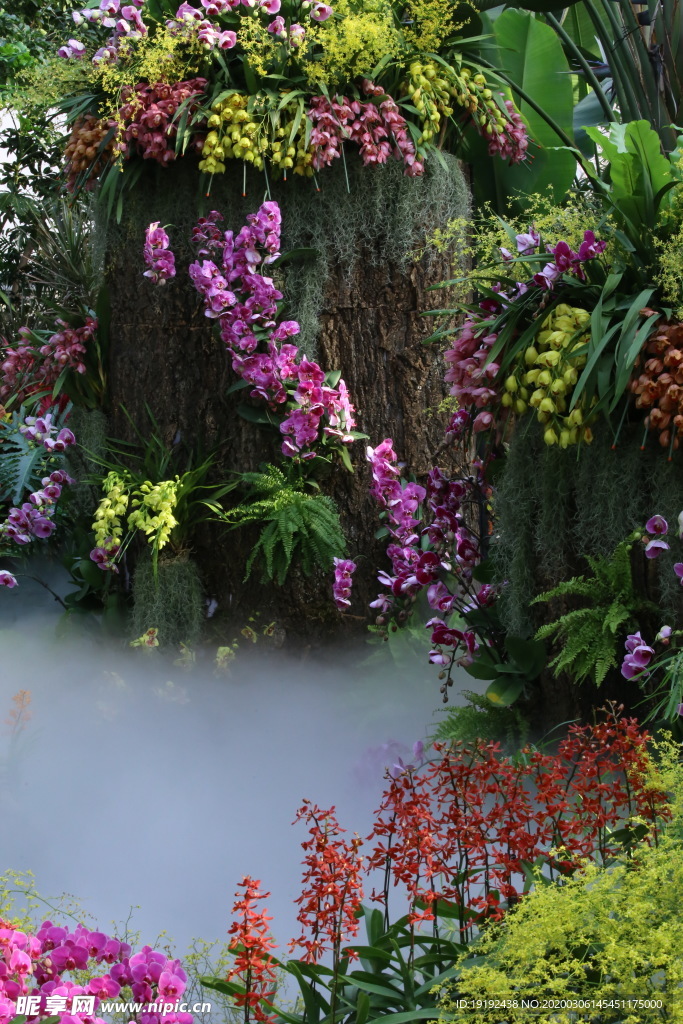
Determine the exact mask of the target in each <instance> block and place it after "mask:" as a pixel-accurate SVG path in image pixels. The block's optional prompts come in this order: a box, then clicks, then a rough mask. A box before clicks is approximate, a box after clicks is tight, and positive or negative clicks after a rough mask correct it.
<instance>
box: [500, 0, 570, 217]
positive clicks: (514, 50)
mask: <svg viewBox="0 0 683 1024" xmlns="http://www.w3.org/2000/svg"><path fill="white" fill-rule="evenodd" d="M560 6H563V5H560ZM493 32H494V35H495V40H496V42H497V44H498V52H499V56H500V63H499V65H498V66H499V67H500V68H501V69H502V70H503V71H505V72H506V73H507V74H508V75H509V77H510V79H511V80H512V82H513V83H514V84H515V85H518V86H519V87H520V88H521V89H523V90H524V92H525V93H527V94H528V95H529V96H530V97H532V98H534V99H536V100H537V101H538V102H539V103H540V105H541V106H542V107H543V109H544V111H545V112H546V113H547V115H548V116H549V117H550V118H551V119H552V120H553V121H554V122H555V123H556V124H557V125H558V126H559V127H560V128H561V129H562V130H563V131H564V132H565V134H566V135H568V136H569V138H572V131H573V109H574V97H573V90H572V83H571V74H570V68H569V65H568V63H567V58H566V57H565V55H564V52H563V50H562V46H561V44H560V41H559V39H558V38H557V36H556V34H555V33H554V32H553V30H552V29H551V28H550V27H549V26H548V25H546V24H544V23H543V22H542V21H540V20H538V19H536V18H535V17H534V16H533V15H532V14H530V13H527V12H526V11H520V10H507V11H505V12H504V13H503V14H501V16H500V17H499V18H496V19H495V21H494V22H493ZM519 107H520V111H521V113H522V116H523V117H524V120H525V121H526V123H527V124H528V126H529V134H530V136H531V139H532V143H531V146H530V155H532V156H533V160H532V161H528V162H526V163H523V164H517V165H514V166H512V167H508V166H506V165H505V164H504V163H503V162H502V161H496V162H495V172H496V176H497V177H498V178H499V181H500V182H501V184H502V186H503V187H504V189H505V192H506V194H507V195H509V196H517V195H520V194H530V193H532V192H544V191H545V190H546V189H547V188H550V189H551V190H552V192H553V194H554V196H555V197H556V199H558V201H559V200H561V199H562V198H564V195H565V194H566V192H567V189H568V188H569V186H570V185H571V182H572V180H573V178H574V175H575V173H576V160H575V159H574V157H573V156H572V154H571V153H570V152H568V151H562V150H559V149H556V148H554V147H557V146H558V145H560V139H558V137H557V135H556V134H555V132H554V131H553V129H552V128H551V127H550V125H549V124H548V123H547V122H546V121H545V120H544V119H543V117H541V115H540V114H539V113H537V111H535V110H534V109H533V107H532V106H531V105H530V104H529V103H528V102H526V101H524V100H522V102H521V103H520V104H519ZM539 146H540V147H541V148H540V149H538V148H537V147H539Z"/></svg>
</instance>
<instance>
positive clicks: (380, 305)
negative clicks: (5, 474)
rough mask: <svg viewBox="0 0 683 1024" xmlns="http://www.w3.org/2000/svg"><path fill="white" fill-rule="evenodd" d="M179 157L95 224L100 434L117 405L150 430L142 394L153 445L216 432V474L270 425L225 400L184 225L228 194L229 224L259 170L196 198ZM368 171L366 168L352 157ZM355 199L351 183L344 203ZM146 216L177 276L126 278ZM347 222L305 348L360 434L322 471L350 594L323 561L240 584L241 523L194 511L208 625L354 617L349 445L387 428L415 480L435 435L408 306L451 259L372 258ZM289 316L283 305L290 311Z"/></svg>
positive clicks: (369, 538) (356, 460) (266, 441)
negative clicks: (160, 231)
mask: <svg viewBox="0 0 683 1024" xmlns="http://www.w3.org/2000/svg"><path fill="white" fill-rule="evenodd" d="M180 164H181V162H180V161H179V165H178V166H172V167H171V168H169V169H164V170H163V171H162V170H161V169H158V168H150V169H149V173H147V174H146V175H143V177H142V178H141V180H140V181H139V183H138V185H137V186H136V191H135V193H134V194H133V195H132V196H131V197H130V198H129V199H128V201H126V203H125V205H124V209H123V216H122V218H121V222H120V224H119V225H118V226H114V225H110V226H109V228H108V230H107V240H106V261H107V268H106V273H107V280H108V284H109V289H110V298H111V308H112V316H111V327H110V336H111V342H110V360H109V392H110V402H111V405H110V410H109V412H110V416H111V428H110V429H111V433H112V435H113V436H114V437H120V438H124V439H127V440H133V430H132V427H131V424H130V421H129V419H128V417H130V420H132V421H133V423H134V424H135V425H136V426H137V428H138V430H139V431H140V432H141V433H143V434H150V433H151V431H152V429H153V428H152V425H151V421H150V418H149V415H148V413H147V408H149V411H150V412H151V413H152V414H153V416H154V418H155V420H156V422H157V424H158V427H159V431H160V433H161V434H162V436H163V438H164V440H165V442H166V443H167V444H169V445H173V444H174V443H175V444H176V445H177V447H178V449H179V450H181V449H183V450H184V451H185V452H189V451H194V452H197V451H199V452H202V453H203V454H206V453H208V451H209V450H210V449H212V448H214V447H215V446H217V445H219V446H220V447H219V449H218V457H217V460H216V464H215V468H214V473H213V480H214V481H215V482H218V481H219V480H221V479H225V478H226V477H227V476H228V474H229V473H230V472H231V471H246V470H254V469H257V468H258V466H259V464H260V463H263V462H267V461H276V460H277V456H278V452H279V447H280V439H279V438H278V437H277V436H276V435H275V433H274V432H273V431H270V432H268V431H266V430H264V429H263V428H260V427H258V426H256V425H254V424H253V423H250V422H247V421H245V420H244V419H242V418H241V417H240V416H239V415H238V414H237V412H236V407H237V405H238V404H239V403H240V402H243V401H244V394H245V393H244V392H238V393H236V394H235V393H233V394H231V395H227V394H226V391H227V389H228V387H229V386H230V384H232V383H233V382H234V381H235V379H236V378H235V375H234V374H233V372H232V370H231V368H230V365H229V360H228V357H227V355H226V352H225V350H224V347H223V345H222V343H221V342H220V340H219V339H218V338H217V336H216V334H215V333H214V332H213V330H212V321H210V320H208V319H207V318H206V317H205V316H204V315H203V312H202V308H201V303H200V300H199V296H198V295H197V293H196V292H195V291H194V289H193V287H192V285H191V282H190V280H189V277H188V275H187V267H188V265H189V263H190V262H191V261H192V258H193V256H192V253H191V251H190V249H189V247H188V245H187V237H188V236H189V229H190V227H191V226H192V224H194V223H195V221H196V219H197V217H198V216H199V215H200V214H201V213H205V212H206V210H207V209H210V208H212V207H215V208H216V209H218V210H223V209H225V207H226V206H230V207H231V215H230V216H229V217H228V216H226V223H225V225H224V226H225V227H226V228H231V229H233V230H238V229H239V227H240V226H241V225H242V224H243V223H244V222H245V218H246V214H247V213H250V212H253V211H255V210H256V209H257V208H258V206H259V205H260V202H261V201H262V196H263V192H262V187H263V186H262V179H260V184H258V185H257V186H256V187H255V188H254V187H252V195H251V196H248V197H247V198H246V199H245V200H236V199H235V191H236V189H238V188H239V191H240V192H241V191H242V189H241V184H242V171H241V169H239V172H238V171H237V170H236V171H235V175H237V174H239V182H237V181H236V180H235V178H234V177H233V178H232V179H230V178H229V177H228V175H226V176H225V177H226V180H224V181H221V182H219V183H218V187H217V188H216V190H215V192H214V195H212V198H211V202H210V204H208V205H207V203H206V202H203V203H202V201H201V200H200V199H199V197H195V194H194V193H195V191H196V184H195V181H196V177H195V174H196V172H195V171H194V169H193V173H192V174H190V173H189V170H188V168H187V167H183V166H180ZM383 173H386V171H385V170H384V169H381V168H380V169H369V170H366V171H364V174H365V175H372V174H383ZM458 173H460V172H459V171H458ZM322 184H323V187H325V186H324V181H323V182H322ZM287 188H288V189H290V190H293V189H302V188H308V189H309V190H310V189H311V185H310V183H309V182H299V181H297V182H290V183H288V185H287ZM259 189H260V190H261V191H260V193H259ZM228 193H230V194H229V197H228ZM290 195H291V192H290ZM254 197H255V198H254ZM273 198H276V199H278V201H279V202H280V205H281V209H282V215H283V236H284V237H283V242H284V243H285V245H283V251H286V234H287V219H288V209H289V208H290V205H291V204H290V201H289V199H288V193H287V192H286V190H285V188H283V187H280V188H279V189H278V190H277V191H276V190H274V192H273ZM352 198H354V197H352ZM363 201H364V195H363V193H359V194H358V202H359V203H361V204H362V203H363ZM455 212H456V213H457V212H462V211H455ZM152 221H160V222H161V224H162V225H163V224H169V223H171V224H172V226H171V227H169V228H168V231H169V233H170V235H171V239H172V248H173V249H174V251H175V252H176V266H177V276H176V278H175V279H174V280H172V281H170V282H169V283H167V284H166V285H165V286H164V287H160V286H154V285H152V284H151V283H150V282H149V280H148V279H147V278H144V277H143V276H142V272H143V270H144V266H143V262H142V244H143V240H144V230H145V228H146V226H147V224H148V223H150V222H152ZM359 224H360V225H361V227H360V231H359V234H358V239H357V249H356V258H355V260H354V261H353V262H352V263H346V264H341V263H336V264H333V265H332V266H331V267H329V274H328V276H327V280H326V281H325V285H324V298H323V302H322V311H321V314H320V323H319V335H318V341H317V352H316V353H315V357H316V359H317V361H318V362H319V363H320V365H321V366H322V368H323V369H324V370H326V371H327V370H332V369H339V370H341V372H342V376H343V378H344V380H345V381H346V383H347V385H348V387H349V390H350V393H351V396H352V401H353V402H354V404H355V406H356V408H357V420H358V426H357V429H359V430H362V431H363V432H364V433H366V434H367V435H368V437H369V440H368V441H367V442H365V441H362V440H361V441H358V442H356V444H354V445H353V446H352V448H351V457H352V461H353V464H354V467H355V473H353V474H350V473H349V472H348V471H346V470H345V469H344V468H343V467H342V466H341V465H336V466H335V467H334V468H333V470H332V471H331V473H330V475H329V477H328V478H327V479H326V480H325V481H324V482H323V484H322V486H323V490H324V491H325V493H328V494H330V495H331V496H332V497H333V498H334V500H335V501H336V502H337V504H338V506H339V510H340V513H341V518H342V523H343V526H344V530H345V533H346V536H347V538H348V544H349V555H350V557H352V558H353V559H354V560H355V561H356V562H357V564H358V570H357V572H356V574H355V579H354V591H353V603H352V607H351V609H350V611H349V613H348V614H345V615H341V614H340V613H339V612H337V611H336V609H335V607H334V605H333V603H332V597H331V583H332V578H331V573H330V572H329V571H324V572H323V571H322V570H321V571H319V572H316V573H315V574H314V576H313V577H310V578H305V577H303V576H302V575H301V572H300V571H299V570H297V569H296V568H295V569H294V570H293V571H292V572H291V573H290V576H289V577H288V579H287V580H286V582H285V584H284V585H283V586H282V587H278V586H276V585H274V584H268V585H267V586H265V585H262V584H261V583H259V582H258V577H257V576H256V574H254V576H252V577H251V578H250V579H249V580H248V581H247V582H246V583H245V582H244V580H243V577H244V569H245V563H246V560H247V558H248V555H249V552H250V550H251V547H252V545H253V543H254V541H255V539H256V537H257V531H255V529H254V528H251V527H249V528H241V529H239V530H234V531H228V530H227V529H226V528H225V527H224V526H222V525H221V524H218V523H210V524H207V525H204V526H202V527H200V528H199V529H198V530H197V531H196V532H195V534H194V537H193V557H194V558H195V560H196V561H197V563H198V565H199V567H200V570H201V574H202V577H203V582H204V588H205V594H206V597H207V599H210V600H213V601H215V602H217V617H216V620H214V621H217V622H218V623H220V624H221V625H222V624H223V623H224V622H225V620H226V619H229V620H231V621H232V622H233V623H235V622H237V623H239V622H242V621H244V622H246V621H247V620H248V619H249V617H250V616H251V615H253V614H254V612H255V611H257V610H258V611H259V612H260V614H261V618H260V620H259V621H260V622H262V623H263V624H266V623H268V622H270V621H275V622H277V624H278V626H279V627H280V630H279V632H280V634H281V635H282V630H284V632H285V634H286V635H287V637H288V638H290V639H291V640H296V641H297V642H301V641H302V640H304V641H306V642H311V643H314V642H316V641H322V640H326V639H329V638H330V637H332V636H340V635H342V636H343V635H347V634H352V633H354V632H359V631H364V630H365V627H366V624H367V622H368V621H369V613H368V603H369V601H370V600H372V598H373V597H374V596H375V595H376V593H377V590H378V584H377V581H376V575H377V571H378V570H379V569H380V568H382V567H383V566H387V565H388V562H387V559H386V554H385V552H384V545H383V544H382V543H381V542H379V541H377V540H376V539H375V536H374V535H375V533H376V531H377V529H378V527H379V525H380V522H379V518H378V512H379V510H378V508H377V506H376V504H375V502H374V500H373V499H372V498H371V497H370V495H369V486H370V473H369V468H368V465H367V462H366V459H365V445H366V444H370V445H372V446H373V447H374V446H375V445H377V444H378V443H379V442H380V441H382V440H383V439H384V438H386V437H391V438H392V439H393V442H394V446H395V449H396V451H397V453H398V455H399V458H400V459H402V460H405V463H406V469H407V472H411V473H414V474H415V475H416V476H417V477H418V478H419V477H420V476H422V475H424V474H425V473H426V472H427V471H428V469H429V468H430V467H431V466H432V464H433V461H432V460H433V455H434V452H435V451H436V449H437V448H438V446H439V444H440V442H442V440H443V429H444V423H445V417H444V415H440V414H438V413H437V412H435V411H434V410H435V409H436V408H437V407H438V406H439V405H440V403H441V401H442V400H443V398H444V397H445V395H446V388H445V386H444V384H443V367H442V360H441V356H440V352H439V350H438V348H435V347H432V346H425V345H424V344H423V340H424V338H425V337H427V336H428V335H429V334H430V333H431V331H432V330H433V321H432V320H430V319H428V318H424V317H423V315H422V314H423V313H424V312H425V311H427V310H428V309H429V308H430V307H431V308H433V307H435V306H436V305H439V306H442V305H444V304H445V303H444V300H443V293H442V292H436V293H434V295H432V294H431V293H429V292H428V291H427V289H428V288H429V286H430V285H432V284H434V283H436V282H438V281H440V280H443V279H444V278H448V277H449V276H451V257H450V255H449V254H443V255H440V256H439V257H438V258H436V259H433V258H432V259H428V258H427V257H422V258H421V259H414V260H412V262H409V263H408V264H407V265H402V264H401V263H400V262H399V261H398V260H394V261H393V262H382V261H381V260H379V259H378V258H377V252H378V248H377V247H378V245H380V244H381V239H379V240H378V239H377V238H374V239H368V238H366V237H364V235H363V228H362V224H363V218H362V215H361V216H359ZM436 226H437V225H436V224H435V223H433V220H432V221H430V219H429V217H427V218H426V221H425V223H424V225H423V227H422V229H421V237H416V238H415V244H416V245H422V244H423V243H424V239H425V236H426V235H427V234H428V233H429V232H430V231H431V230H433V228H434V227H436ZM284 288H286V279H285V283H284ZM286 298H287V295H286V294H285V299H286ZM435 299H438V302H437V301H435ZM291 314H292V316H293V318H295V319H296V309H293V310H291ZM294 340H296V339H294ZM124 407H125V413H124ZM176 471H177V470H174V471H173V472H176Z"/></svg>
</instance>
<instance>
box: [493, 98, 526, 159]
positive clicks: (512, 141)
mask: <svg viewBox="0 0 683 1024" xmlns="http://www.w3.org/2000/svg"><path fill="white" fill-rule="evenodd" d="M505 107H506V109H507V112H508V116H507V119H506V123H505V127H504V128H503V129H502V130H501V131H494V133H493V135H491V136H487V138H488V139H489V156H499V157H500V158H501V160H509V161H510V163H511V164H520V163H522V161H524V160H525V159H526V151H527V149H528V147H529V136H528V135H527V130H526V125H525V124H524V121H523V120H522V117H521V114H520V113H519V111H518V110H516V108H515V105H514V103H512V102H511V100H506V101H505Z"/></svg>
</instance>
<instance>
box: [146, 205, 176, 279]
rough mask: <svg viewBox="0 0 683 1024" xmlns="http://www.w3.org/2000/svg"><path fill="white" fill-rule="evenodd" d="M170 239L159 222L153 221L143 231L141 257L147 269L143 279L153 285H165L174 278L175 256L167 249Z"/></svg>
mask: <svg viewBox="0 0 683 1024" xmlns="http://www.w3.org/2000/svg"><path fill="white" fill-rule="evenodd" d="M170 244H171V243H170V239H169V237H168V235H167V234H166V232H165V231H164V229H163V228H160V227H159V221H158V220H157V221H154V223H152V224H150V225H149V227H148V228H147V230H146V231H145V245H144V248H143V257H144V261H145V265H146V267H147V268H148V269H147V270H145V271H144V273H143V277H148V278H149V279H150V280H151V281H152V282H153V283H154V284H166V281H168V280H169V279H170V278H172V277H175V256H174V255H173V253H172V252H171V251H170V249H169V245H170Z"/></svg>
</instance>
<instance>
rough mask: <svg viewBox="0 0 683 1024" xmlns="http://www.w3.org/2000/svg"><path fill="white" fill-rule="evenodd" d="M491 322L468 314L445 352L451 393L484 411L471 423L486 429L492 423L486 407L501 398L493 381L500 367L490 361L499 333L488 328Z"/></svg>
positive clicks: (463, 404)
mask: <svg viewBox="0 0 683 1024" xmlns="http://www.w3.org/2000/svg"><path fill="white" fill-rule="evenodd" d="M489 325H490V321H487V320H478V321H477V320H474V319H473V318H472V317H468V318H467V319H466V320H465V322H464V324H463V325H462V327H461V328H460V330H459V331H458V333H457V334H456V335H455V341H454V342H453V345H452V347H451V348H450V349H448V351H447V352H444V359H445V361H446V364H447V366H448V369H447V370H446V374H445V376H444V380H445V381H446V383H448V384H450V385H451V394H452V395H455V397H456V398H457V399H458V403H459V404H460V405H461V406H471V405H474V406H475V408H477V409H479V410H482V411H480V412H479V413H478V415H477V416H476V417H475V419H474V422H473V424H472V429H473V430H475V431H479V430H486V429H488V427H489V426H490V425H491V420H492V416H491V413H488V412H485V411H483V410H484V408H485V406H487V405H489V403H490V402H492V401H495V400H496V399H497V398H498V391H497V390H496V388H495V387H494V386H493V384H494V381H495V378H496V375H497V374H498V371H499V369H500V366H499V365H498V363H494V362H491V361H490V352H491V348H492V347H493V345H494V344H495V342H496V341H497V339H498V335H497V334H494V333H493V332H491V331H490V330H488V327H489ZM485 332H486V333H485Z"/></svg>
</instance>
